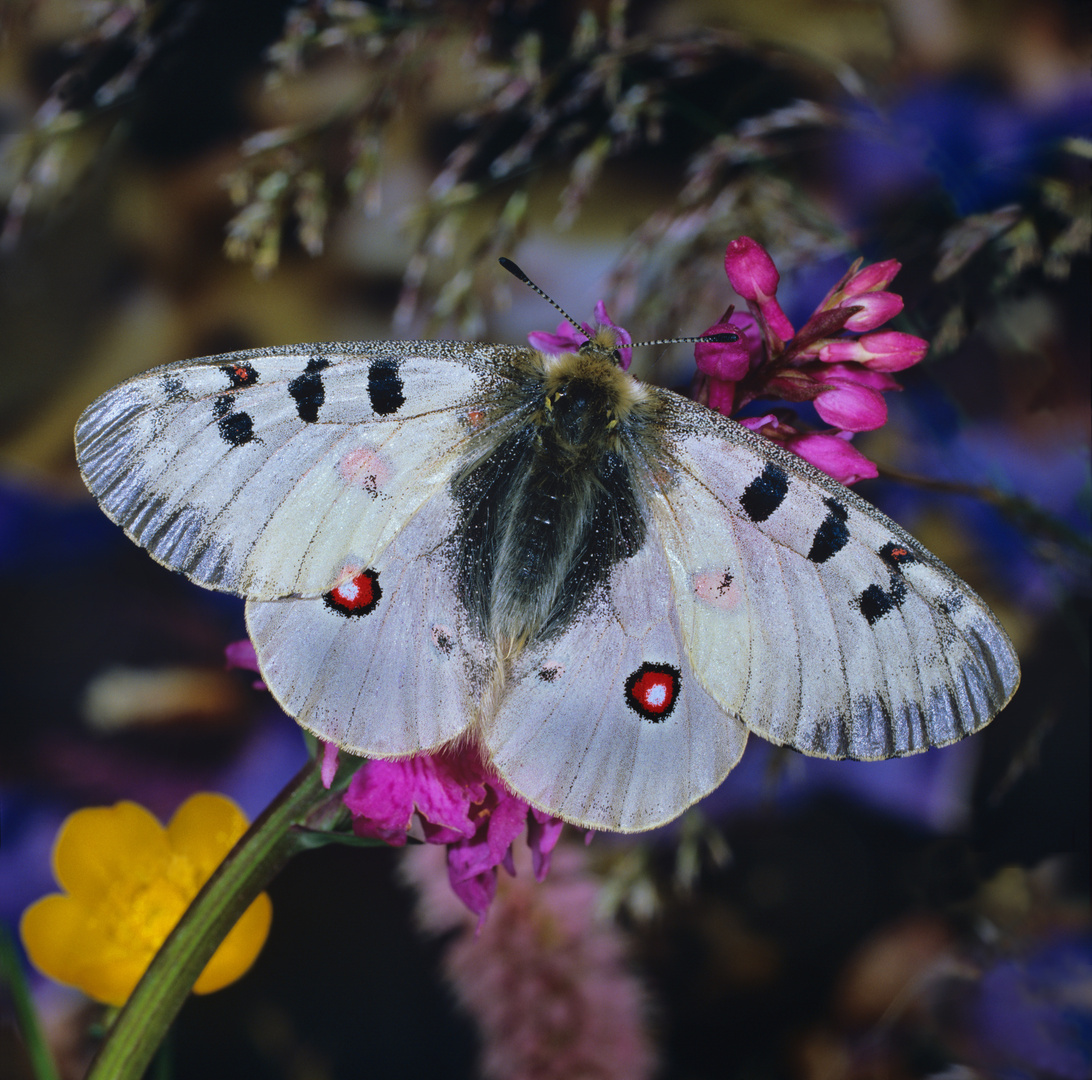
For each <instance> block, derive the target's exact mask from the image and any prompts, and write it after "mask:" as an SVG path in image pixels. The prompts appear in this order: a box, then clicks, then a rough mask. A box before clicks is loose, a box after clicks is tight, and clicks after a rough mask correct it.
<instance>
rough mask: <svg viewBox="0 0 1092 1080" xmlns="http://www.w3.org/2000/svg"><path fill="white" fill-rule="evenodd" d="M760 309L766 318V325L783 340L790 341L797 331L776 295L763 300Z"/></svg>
mask: <svg viewBox="0 0 1092 1080" xmlns="http://www.w3.org/2000/svg"><path fill="white" fill-rule="evenodd" d="M758 310H759V311H760V312H761V313H762V317H763V318H764V319H765V320H766V325H767V326H768V327H769V328H770V329H771V330H772V331H773V332H774V333H775V334H776V335H777V336H778V337H779V338H780V339H781V340H782V341H788V340H789V339H790V338H791V337H792V336H793V334H795V333H796V331H795V330H794V329H793V328H792V323H791V322H789V317H788V315H786V314H785V313H784V312H783V311H782V310H781V305H780V304H779V303H778V302H777V300H776V298H775V297H772V296H771V297H770V299H769V300H763V301H761V302H760V303H759V305H758Z"/></svg>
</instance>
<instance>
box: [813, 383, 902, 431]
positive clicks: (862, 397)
mask: <svg viewBox="0 0 1092 1080" xmlns="http://www.w3.org/2000/svg"><path fill="white" fill-rule="evenodd" d="M815 411H816V412H817V413H818V414H819V415H820V416H821V417H822V418H823V419H824V420H825V421H826V422H827V423H828V424H830V425H832V426H833V427H836V428H841V429H842V430H843V431H872V430H874V429H875V428H878V427H883V425H884V424H885V423H886V421H887V403H886V402H885V401H884V399H883V394H881V393H879V392H878V391H876V390H870V389H869V388H868V387H867V386H858V385H856V384H855V383H850V382H834V383H832V384H831V389H829V390H827V391H826V392H825V393H823V394H820V395H819V396H818V397H817V398H816V399H815Z"/></svg>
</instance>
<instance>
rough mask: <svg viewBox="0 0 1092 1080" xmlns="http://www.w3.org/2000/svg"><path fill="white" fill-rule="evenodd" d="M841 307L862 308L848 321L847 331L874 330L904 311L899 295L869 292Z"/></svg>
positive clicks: (853, 297) (847, 300)
mask: <svg viewBox="0 0 1092 1080" xmlns="http://www.w3.org/2000/svg"><path fill="white" fill-rule="evenodd" d="M838 306H839V307H856V308H861V309H862V310H860V311H855V312H854V313H853V314H852V315H850V317H849V318H848V319H846V324H845V328H846V329H847V330H855V331H858V332H860V331H862V330H874V329H875V328H876V327H877V326H880V325H881V324H883V323H885V322H887V320H888V319H891V318H894V316H896V315H898V313H899V312H900V311H902V307H903V304H902V297H901V296H899V295H898V293H890V292H869V293H862V294H860V295H858V296H852V297H849V298H848V299H846V300H843V301H842V303H840V304H839V305H838Z"/></svg>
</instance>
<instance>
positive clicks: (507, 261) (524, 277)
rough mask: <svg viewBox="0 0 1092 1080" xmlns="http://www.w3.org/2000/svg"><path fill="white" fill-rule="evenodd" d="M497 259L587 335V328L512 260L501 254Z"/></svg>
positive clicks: (568, 321)
mask: <svg viewBox="0 0 1092 1080" xmlns="http://www.w3.org/2000/svg"><path fill="white" fill-rule="evenodd" d="M497 261H498V262H499V263H500V264H501V266H503V267H504V268H505V270H507V271H508V273H510V274H511V275H512V277H514V278H519V280H520V281H522V282H523V284H524V285H527V286H529V287H530V288H532V289H534V290H535V292H537V293H538V295H539V296H541V297H542V299H543V300H545V301H546V303H547V304H550V305H552V306H553V307H555V308H557V310H558V311H559V312H561V316H562V318H563V319H564V320H565V321H566V322H567V323H569V325H570V326H575V327H576V329H577V330H579V331H580V333H581V334H582V335H583V336H584V337H587V336H588V332H587V330H585V329H584V327H582V326H581V325H580V323H578V322H577V321H576V319H574V318H573V317H572V316H571V315H570V314H569V313H568V312H567V311H566V310H565V309H564V308H563V307H562V306H561V305H560V304H559V303H558V302H557V301H556V300H555V299H554V298H553V297H552V296H548V295H547V294H546V293H544V292H543V291H542V290H541V289H540V288H539V287H538V286H537V285H536V284H535V283H534V282H533V281H532V280H531V279H530V278H529V277H528V276H527V275H526V274H525V273H524V272H523V271H522V270H521V269H520V268H519V267H518V266H516V264H515V263H514V262H512V260H511V259H506V258H505V257H504V256H503V255H502V256H501V257H500V258H499V259H498V260H497Z"/></svg>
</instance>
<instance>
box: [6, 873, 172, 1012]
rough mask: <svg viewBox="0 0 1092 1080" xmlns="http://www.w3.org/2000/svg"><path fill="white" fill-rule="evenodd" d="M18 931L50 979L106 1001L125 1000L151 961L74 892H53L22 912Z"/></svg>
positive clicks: (119, 1002)
mask: <svg viewBox="0 0 1092 1080" xmlns="http://www.w3.org/2000/svg"><path fill="white" fill-rule="evenodd" d="M19 934H20V936H21V937H22V939H23V945H24V947H25V948H26V950H27V955H28V956H29V957H30V961H31V963H32V964H33V965H34V966H35V967H36V968H38V970H39V971H41V972H43V973H44V974H46V975H48V976H49V977H50V978H51V979H53V980H55V981H56V982H59V983H64V984H65V985H66V986H75V987H76V988H77V989H79V990H82V991H83V992H84V993H85V994H87V996H88V997H92V998H94V999H95V1000H96V1001H101V1002H103V1003H104V1004H106V1005H123V1004H124V1003H125V1000H126V998H128V996H129V995H130V994H131V993H132V990H133V987H134V986H136V984H137V982H138V981H139V979H140V977H141V975H143V974H144V971H145V969H146V968H147V966H148V964H149V963H150V962H151V958H152V951H151V950H150V949H148V950H146V951H143V952H132V951H130V950H126V949H123V948H122V947H121V946H120V945H118V944H117V942H116V941H114V940H113V938H111V936H110V935H109V932H108V927H107V926H106V924H105V923H104V921H103V919H102V918H97V917H93V916H92V914H91V912H90V910H89V909H88V908H87V907H86V906H85V905H84V904H82V903H80V901H78V900H75V899H73V898H72V897H71V896H62V895H60V894H59V893H52V894H51V895H49V896H43V897H42V899H41V900H38V901H36V902H35V903H33V904H31V905H30V907H28V908H27V909H26V911H24V912H23V917H22V920H21V921H20V924H19Z"/></svg>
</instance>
